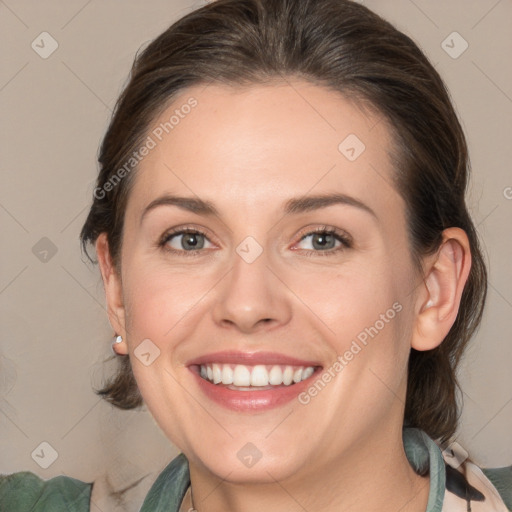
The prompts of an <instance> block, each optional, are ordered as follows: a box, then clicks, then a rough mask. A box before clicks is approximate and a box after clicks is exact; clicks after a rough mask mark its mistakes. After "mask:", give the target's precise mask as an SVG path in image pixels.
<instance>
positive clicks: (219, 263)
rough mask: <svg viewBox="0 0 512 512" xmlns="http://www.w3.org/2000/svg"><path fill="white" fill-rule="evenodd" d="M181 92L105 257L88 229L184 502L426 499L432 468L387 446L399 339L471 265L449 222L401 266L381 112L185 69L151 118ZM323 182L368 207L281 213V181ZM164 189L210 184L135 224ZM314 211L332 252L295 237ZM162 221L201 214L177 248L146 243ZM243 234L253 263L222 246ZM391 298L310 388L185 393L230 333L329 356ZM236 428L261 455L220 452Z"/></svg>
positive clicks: (448, 306)
mask: <svg viewBox="0 0 512 512" xmlns="http://www.w3.org/2000/svg"><path fill="white" fill-rule="evenodd" d="M190 97H194V98H196V99H197V101H198V105H197V107H195V108H194V109H193V110H192V112H191V113H190V114H189V115H187V116H186V117H184V119H182V120H180V123H179V124H178V125H177V126H175V127H174V129H173V130H172V132H170V133H169V135H168V136H166V137H165V138H163V140H162V141H159V142H158V144H157V146H156V147H155V148H154V149H152V150H151V152H150V153H149V155H148V156H146V157H145V158H144V160H143V161H142V162H141V164H140V167H139V169H138V170H137V174H136V176H135V178H136V179H135V182H134V187H133V189H132V191H131V193H130V197H129V200H128V204H127V208H126V212H125V226H124V238H123V243H122V250H121V268H120V269H119V268H118V269H116V268H114V267H113V265H112V262H111V259H110V254H109V250H108V242H107V239H106V236H105V234H102V235H100V237H99V238H98V240H97V243H96V249H97V253H98V259H99V263H100V268H101V272H102V277H103V281H104V284H105V290H106V296H107V305H108V313H109V318H110V322H111V324H112V327H113V328H114V330H115V331H116V332H117V333H118V334H121V335H122V336H123V342H122V343H120V344H118V345H117V346H116V351H117V352H118V353H119V354H130V358H131V361H132V366H133V371H134V375H135V378H136V380H137V383H138V386H139V389H140V391H141V394H142V396H143V398H144V401H145V403H146V404H147V407H148V409H149V410H150V412H151V414H152V415H153V417H154V418H155V420H156V422H157V423H158V425H159V426H160V428H161V429H162V430H163V432H164V433H165V435H166V436H167V437H168V438H169V439H170V440H171V441H172V442H173V443H174V444H175V445H176V446H177V447H178V448H179V449H180V450H181V451H183V452H184V453H185V455H186V456H187V458H188V460H189V463H190V475H191V484H192V492H193V498H194V504H195V508H196V509H197V510H199V511H201V512H202V511H221V510H223V511H224V510H236V511H244V512H252V511H261V510H265V507H266V508H267V509H269V510H272V511H278V512H279V511H281V510H283V511H284V510H286V511H287V512H289V511H292V510H293V511H295V510H297V511H299V510H304V509H307V510H308V511H311V512H312V511H319V510H322V511H323V512H326V511H335V510H336V511H340V510H351V511H363V510H364V511H365V512H368V511H372V510H379V511H394V512H395V511H397V510H401V511H403V512H405V511H424V510H425V508H426V505H427V500H428V491H429V478H428V477H420V476H418V475H416V473H415V472H414V471H413V469H412V468H411V466H410V464H409V462H408V460H407V459H406V456H405V452H404V449H403V444H402V423H403V413H404V402H405V393H406V383H407V381H406V377H407V360H408V355H409V352H410V349H411V347H413V348H415V349H417V350H429V349H431V348H434V347H436V346H437V345H439V344H440V343H441V342H442V340H443V338H444V337H445V336H446V334H447V333H448V331H449V329H450V327H451V326H452V324H453V322H454V321H455V318H456V315H457V311H458V307H459V303H460V298H461V294H462V290H463V287H464V284H465V282H466V280H467V276H468V273H469V269H470V265H471V256H470V250H469V244H468V240H467V237H466V235H465V233H464V232H463V231H462V230H460V229H458V228H450V229H447V230H446V231H445V232H444V234H443V235H444V237H443V244H442V245H441V248H440V249H439V251H438V252H437V253H436V254H434V255H431V256H429V257H428V258H424V261H423V264H424V272H423V274H422V273H420V272H419V271H418V269H416V268H415V267H414V265H413V262H412V257H411V253H410V248H409V244H408V238H407V226H406V220H405V203H404V201H403V199H402V198H401V197H400V195H399V194H398V192H397V191H396V190H395V189H394V188H393V186H391V183H392V181H391V176H392V167H391V163H390V159H389V156H388V151H389V149H390V147H391V143H392V141H391V138H390V135H389V130H388V127H387V125H386V123H385V121H384V120H382V119H380V118H379V117H378V116H377V115H376V114H370V113H369V112H363V111H362V110H360V109H359V108H358V107H357V106H356V105H355V104H353V103H351V102H350V101H348V100H347V99H346V98H344V97H343V96H341V95H339V94H337V93H335V92H332V91H329V90H327V89H324V88H322V87H320V86H317V85H312V84H308V83H305V82H302V81H299V80H291V81H288V82H282V83H275V84H272V86H259V85H258V86H256V85H255V86H251V87H245V88H236V89H235V88H228V87H227V86H224V85H210V86H208V87H205V86H197V87H193V88H190V89H188V90H185V91H182V93H181V94H180V96H178V97H177V98H176V99H175V101H174V102H173V104H172V105H171V106H169V108H168V109H167V110H166V112H164V114H162V116H161V117H160V119H157V120H156V121H155V123H154V125H153V127H156V126H158V125H159V124H160V122H162V121H165V120H168V119H169V117H170V115H171V114H172V113H173V111H174V110H175V109H176V108H179V107H180V106H181V105H183V104H184V103H186V102H187V100H188V99H189V98H190ZM148 133H151V130H149V131H148ZM349 134H356V135H357V137H358V138H359V139H360V140H361V141H363V142H364V144H365V146H366V149H365V151H364V152H363V153H362V154H361V155H360V156H359V157H358V158H357V159H356V160H355V161H349V160H348V159H347V158H346V157H345V156H344V155H343V154H341V152H340V151H339V150H338V145H339V144H340V142H341V141H343V140H344V139H345V138H346V137H347V135H349ZM333 192H338V193H342V194H347V195H349V196H352V197H354V198H357V199H358V200H359V201H361V202H362V203H364V204H365V205H367V206H368V207H369V208H371V209H372V210H373V212H374V213H375V216H373V215H371V214H369V213H367V212H366V211H364V210H362V209H359V208H356V207H353V206H350V205H346V204H335V205H331V206H328V207H326V208H321V209H317V210H313V211H308V212H303V213H299V214H284V213H283V205H284V203H285V202H286V201H287V200H289V199H290V198H298V197H303V196H304V195H317V194H329V193H333ZM163 193H169V194H175V195H180V196H186V197H196V198H197V197H198V198H200V199H202V200H208V201H211V202H212V203H213V204H214V205H215V207H216V208H217V210H218V212H219V215H218V216H204V215H200V214H197V213H192V212H189V211H186V210H183V209H181V208H179V207H177V206H160V207H157V208H155V209H153V210H151V211H150V212H149V213H147V215H146V216H145V217H144V220H143V221H142V222H141V215H142V212H143V210H144V208H145V207H146V206H147V205H148V204H149V203H150V202H151V201H153V200H154V199H155V198H157V197H159V196H160V195H162V194H163ZM323 225H328V226H330V227H334V228H337V229H339V230H341V231H342V232H345V233H348V234H349V235H350V237H351V238H352V241H353V243H352V246H351V247H345V246H343V245H341V244H340V243H339V242H336V244H335V245H334V246H333V245H328V247H327V250H331V254H330V255H326V254H325V250H323V249H322V248H318V246H316V247H315V246H313V240H314V239H315V237H314V236H312V235H310V236H306V235H308V234H310V233H311V231H312V230H313V229H314V228H317V227H321V226H323ZM174 227H187V228H195V229H199V230H204V231H206V233H207V238H206V239H202V238H200V240H201V241H203V240H204V242H205V245H204V248H203V249H201V251H202V252H199V253H196V255H193V256H187V255H183V254H184V252H185V251H186V248H183V245H182V244H181V242H182V241H183V237H182V236H180V235H178V236H176V237H174V238H173V239H172V240H170V241H168V242H167V246H169V245H171V244H172V246H171V247H172V248H174V249H175V250H177V251H180V250H181V252H179V253H172V252H169V251H165V250H164V247H159V246H158V241H159V239H160V238H161V237H162V235H163V234H164V233H165V232H166V231H167V230H169V229H170V228H174ZM247 236H251V237H253V238H254V239H255V240H256V241H257V243H258V244H259V245H260V246H261V248H262V249H263V252H262V254H261V255H260V256H259V257H258V258H257V259H256V260H255V261H254V262H252V263H247V262H246V261H244V260H243V259H242V258H241V257H240V256H239V255H238V253H237V252H236V248H237V246H238V245H239V244H240V242H242V241H243V240H244V239H245V238H246V237H247ZM303 237H306V238H304V239H303ZM185 247H186V246H185ZM333 248H334V249H340V248H341V250H338V251H336V252H333V250H332V249H333ZM396 302H398V303H399V304H400V305H401V306H402V310H401V311H400V312H399V313H397V314H396V316H395V317H394V318H393V319H392V320H391V321H389V322H388V323H386V325H385V327H384V328H383V329H381V330H380V331H379V333H378V335H377V336H375V337H374V338H373V339H369V342H368V344H367V346H365V347H364V349H363V350H361V351H360V352H359V353H358V354H357V355H356V356H355V357H354V358H353V359H352V360H351V361H350V362H349V364H347V365H346V366H345V368H344V369H343V371H341V372H339V373H337V374H336V376H335V378H333V379H332V380H331V382H329V384H328V385H327V386H325V388H324V389H323V390H322V391H321V392H319V393H318V394H317V396H315V397H314V398H313V399H311V401H310V402H309V403H308V404H307V405H302V404H300V403H299V402H298V401H297V400H293V401H292V402H290V403H288V404H285V405H283V406H280V407H277V408H274V409H271V410H269V411H265V412H257V413H250V412H243V413H240V412H235V411H231V410H228V409H225V408H223V407H221V406H220V405H217V404H216V403H213V402H211V401H210V400H209V399H208V398H207V397H206V396H205V395H204V394H202V392H201V391H200V389H199V388H198V386H197V383H196V382H195V379H194V378H193V376H192V375H191V373H190V371H189V370H188V369H187V367H186V365H187V362H188V361H190V360H191V359H192V358H195V357H197V356H199V355H203V354H207V353H211V352H215V351H218V350H226V349H233V350H241V351H248V352H258V351H277V352H280V353H284V354H288V355H292V356H296V357H299V358H303V359H306V360H317V361H320V362H321V364H322V366H323V368H324V369H327V368H329V367H332V364H333V362H334V361H335V360H336V358H337V356H338V355H342V354H344V353H345V351H346V350H348V349H349V348H350V346H351V343H352V341H353V340H355V339H356V336H357V335H358V334H359V333H361V332H362V331H364V329H365V328H367V327H370V326H373V325H374V324H375V322H376V321H377V320H378V319H379V318H380V315H381V314H385V313H386V311H387V310H389V309H390V308H392V305H393V304H394V303H396ZM147 338H149V339H150V340H151V342H152V343H153V344H154V345H156V346H157V347H158V349H159V350H160V355H159V357H157V358H156V359H155V360H154V362H153V363H152V364H150V365H149V366H145V365H144V364H142V363H141V362H140V361H139V360H138V359H137V357H135V356H134V351H135V349H136V348H137V346H138V345H139V343H141V341H142V340H144V339H147ZM248 442H250V443H252V444H254V445H255V446H256V447H257V449H258V450H259V451H260V452H261V454H262V457H261V459H260V460H259V461H258V462H257V463H256V464H255V465H254V466H252V467H250V468H248V467H246V466H245V465H244V464H242V463H241V461H240V460H239V459H238V457H237V452H238V451H239V450H240V449H241V448H242V447H243V446H244V445H245V444H246V443H248ZM369 475H371V478H368V476H369Z"/></svg>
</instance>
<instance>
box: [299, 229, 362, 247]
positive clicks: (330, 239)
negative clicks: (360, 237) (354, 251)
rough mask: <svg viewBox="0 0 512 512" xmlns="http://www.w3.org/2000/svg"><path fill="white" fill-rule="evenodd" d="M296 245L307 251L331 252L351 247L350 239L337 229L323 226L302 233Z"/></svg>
mask: <svg viewBox="0 0 512 512" xmlns="http://www.w3.org/2000/svg"><path fill="white" fill-rule="evenodd" d="M296 247H297V248H298V249H302V250H305V251H306V252H309V253H319V252H323V253H326V254H332V253H337V252H340V251H343V250H345V249H348V248H350V247H352V241H351V239H350V237H349V236H348V235H347V234H345V233H343V232H341V231H339V230H338V229H335V228H329V227H327V226H323V227H320V228H318V229H315V230H314V231H311V232H309V233H307V234H306V235H304V236H303V237H302V238H301V239H300V241H299V243H298V244H297V245H296Z"/></svg>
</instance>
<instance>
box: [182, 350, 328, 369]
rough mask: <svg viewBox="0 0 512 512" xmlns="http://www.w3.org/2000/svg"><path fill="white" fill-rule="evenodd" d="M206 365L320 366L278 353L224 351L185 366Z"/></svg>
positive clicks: (197, 359) (316, 363) (194, 360)
mask: <svg viewBox="0 0 512 512" xmlns="http://www.w3.org/2000/svg"><path fill="white" fill-rule="evenodd" d="M208 363H225V364H243V365H248V366H253V365H257V364H265V365H267V364H268V365H271V364H275V365H289V366H306V367H307V366H321V364H320V363H318V362H317V361H306V360H305V359H298V358H296V357H291V356H287V355H285V354H280V353H278V352H239V351H232V350H224V351H222V352H212V353H211V354H205V355H203V356H200V357H196V358H195V359H192V360H190V361H188V362H187V366H192V365H201V364H208Z"/></svg>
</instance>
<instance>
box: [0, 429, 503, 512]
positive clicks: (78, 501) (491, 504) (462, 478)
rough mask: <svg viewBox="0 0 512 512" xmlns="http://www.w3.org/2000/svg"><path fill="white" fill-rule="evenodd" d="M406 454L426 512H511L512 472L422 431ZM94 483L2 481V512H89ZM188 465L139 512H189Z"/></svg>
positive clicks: (18, 477) (170, 472) (407, 438)
mask: <svg viewBox="0 0 512 512" xmlns="http://www.w3.org/2000/svg"><path fill="white" fill-rule="evenodd" d="M403 441H404V449H405V453H406V455H407V458H408V460H409V462H410V463H411V466H412V467H413V468H414V470H415V471H416V472H417V473H418V474H421V475H427V474H429V475H430V490H429V495H428V504H427V509H426V511H425V512H468V511H471V512H510V511H512V466H508V467H504V468H493V469H482V468H479V467H478V466H477V465H475V464H473V463H472V462H469V460H464V461H462V462H460V463H459V462H458V461H461V458H458V457H457V454H456V453H454V451H452V450H449V451H444V452H441V449H440V448H439V446H438V445H437V444H436V443H435V442H434V441H433V440H432V439H431V438H430V437H429V436H428V435H427V434H426V433H425V432H423V431H422V430H419V429H415V428H404V429H403ZM93 485H94V483H87V482H82V481H80V480H77V479H74V478H70V477H67V476H58V477H55V478H52V479H50V480H43V479H41V478H40V477H38V476H37V475H35V474H34V473H32V472H30V471H21V472H18V473H13V474H10V475H0V510H1V511H8V512H26V511H29V510H30V511H31V512H43V511H44V512H47V511H51V512H89V510H90V505H91V503H90V499H91V490H92V486H93ZM189 493H190V474H189V467H188V460H187V458H186V457H185V455H184V454H183V453H180V454H179V455H178V456H177V457H176V458H174V459H173V460H172V461H171V462H170V463H169V464H168V465H167V467H166V468H165V469H164V470H163V471H162V472H161V473H160V475H159V476H158V478H157V479H156V480H155V482H154V484H153V485H152V487H151V489H150V490H149V492H148V494H147V495H146V497H145V499H144V503H143V504H142V508H141V509H140V512H190V508H189V506H188V505H187V504H190V499H189V498H188V499H184V497H185V496H188V495H189Z"/></svg>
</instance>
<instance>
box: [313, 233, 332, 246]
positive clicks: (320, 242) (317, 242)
mask: <svg viewBox="0 0 512 512" xmlns="http://www.w3.org/2000/svg"><path fill="white" fill-rule="evenodd" d="M333 241H334V237H333V235H332V234H331V233H320V234H317V235H315V236H314V237H313V247H315V249H318V248H320V249H325V248H326V245H327V244H330V245H329V247H327V248H328V249H331V248H332V247H331V245H332V242H333Z"/></svg>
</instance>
